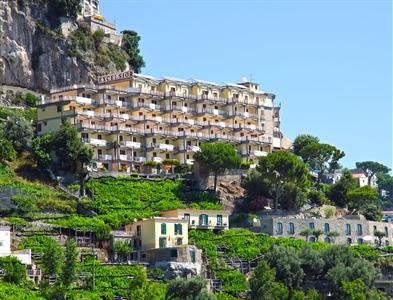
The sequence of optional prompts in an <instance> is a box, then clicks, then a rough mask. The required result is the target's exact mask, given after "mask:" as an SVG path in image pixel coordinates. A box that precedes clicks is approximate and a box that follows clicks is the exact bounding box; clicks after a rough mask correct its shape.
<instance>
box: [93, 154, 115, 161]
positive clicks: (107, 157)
mask: <svg viewBox="0 0 393 300" xmlns="http://www.w3.org/2000/svg"><path fill="white" fill-rule="evenodd" d="M97 158H98V160H105V161H110V160H112V155H110V154H99V155H97Z"/></svg>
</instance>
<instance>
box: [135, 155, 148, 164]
mask: <svg viewBox="0 0 393 300" xmlns="http://www.w3.org/2000/svg"><path fill="white" fill-rule="evenodd" d="M134 161H135V162H138V163H143V162H145V161H146V157H142V156H135V157H134Z"/></svg>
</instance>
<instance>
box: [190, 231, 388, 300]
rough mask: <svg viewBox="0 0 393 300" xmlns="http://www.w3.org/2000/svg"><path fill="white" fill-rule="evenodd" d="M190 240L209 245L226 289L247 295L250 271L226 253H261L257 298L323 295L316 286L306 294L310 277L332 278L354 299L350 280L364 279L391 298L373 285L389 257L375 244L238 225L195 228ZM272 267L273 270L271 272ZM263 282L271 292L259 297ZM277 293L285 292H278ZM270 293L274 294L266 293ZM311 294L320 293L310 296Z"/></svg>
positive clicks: (339, 292)
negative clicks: (278, 234) (229, 261)
mask: <svg viewBox="0 0 393 300" xmlns="http://www.w3.org/2000/svg"><path fill="white" fill-rule="evenodd" d="M190 241H191V242H193V243H195V244H196V245H197V246H198V247H200V248H202V249H203V250H204V253H205V255H206V256H207V258H208V259H209V265H208V268H209V270H210V271H211V272H212V273H213V274H215V277H216V278H218V279H221V280H222V281H223V288H222V292H223V293H224V294H230V295H234V296H241V295H243V293H245V292H246V291H248V289H249V287H248V283H247V282H246V281H245V277H244V276H243V275H242V274H241V273H240V272H238V271H237V270H234V269H232V268H230V267H229V266H228V265H225V264H224V261H225V260H226V258H236V259H243V260H250V261H252V260H253V259H259V267H258V268H257V269H256V270H255V274H254V275H253V277H252V280H251V281H250V285H251V286H250V287H251V293H252V294H253V293H256V294H254V296H253V297H252V299H293V298H292V297H294V295H298V296H296V297H298V298H296V299H320V297H321V296H320V295H319V293H318V292H316V291H313V290H310V291H309V292H308V293H307V295H304V293H303V292H302V291H301V290H299V289H302V288H304V286H303V285H304V284H305V282H306V280H308V281H309V282H310V281H311V282H312V281H315V282H316V283H317V284H316V288H319V287H321V286H322V284H327V285H328V286H329V289H330V290H331V291H332V292H334V293H335V295H336V296H340V297H341V298H340V299H351V298H346V297H344V296H343V295H345V293H347V292H348V293H349V291H348V290H346V288H347V287H348V285H349V283H350V282H353V281H354V280H360V281H361V283H360V284H363V285H362V286H363V288H364V292H365V293H366V294H368V293H370V294H373V295H377V296H378V297H379V298H375V299H386V298H385V296H384V295H383V294H381V293H378V292H377V291H375V290H373V289H372V284H373V282H374V280H375V279H376V278H377V276H379V271H378V269H377V268H378V267H380V266H381V264H385V263H386V261H384V259H383V258H381V256H380V251H381V250H378V249H376V248H374V247H371V246H367V245H358V246H354V247H348V246H338V245H331V244H326V243H319V242H317V243H306V242H305V241H303V240H295V239H287V238H272V237H270V236H266V235H264V234H254V233H252V232H250V231H248V230H245V229H239V230H237V229H232V230H229V231H226V232H223V233H221V234H214V233H212V232H203V231H191V232H190ZM259 269H263V271H259ZM266 273H270V274H272V275H271V276H270V277H269V276H268V275H267V274H266ZM339 274H340V275H339ZM269 280H270V281H269ZM261 286H263V287H264V288H263V290H266V292H265V293H264V294H259V296H258V297H257V295H258V293H260V292H256V291H258V290H259V291H261V290H260V289H261ZM277 294H280V295H281V296H280V297H278V296H274V295H277ZM262 295H265V296H262ZM267 295H270V296H269V297H270V298H265V297H267ZM311 295H313V296H312V297H315V298H308V297H311Z"/></svg>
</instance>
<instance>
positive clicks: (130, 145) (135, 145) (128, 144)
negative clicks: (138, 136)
mask: <svg viewBox="0 0 393 300" xmlns="http://www.w3.org/2000/svg"><path fill="white" fill-rule="evenodd" d="M120 145H121V146H125V147H128V148H133V149H140V148H141V147H142V145H141V143H138V142H132V141H123V142H121V143H120Z"/></svg>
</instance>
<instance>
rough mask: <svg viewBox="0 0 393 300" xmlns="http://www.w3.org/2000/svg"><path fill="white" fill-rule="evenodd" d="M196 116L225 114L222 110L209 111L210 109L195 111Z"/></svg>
mask: <svg viewBox="0 0 393 300" xmlns="http://www.w3.org/2000/svg"><path fill="white" fill-rule="evenodd" d="M196 113H197V114H206V113H207V114H212V115H216V116H225V115H226V114H227V113H226V112H225V111H223V110H219V109H211V108H200V109H198V110H197V111H196Z"/></svg>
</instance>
